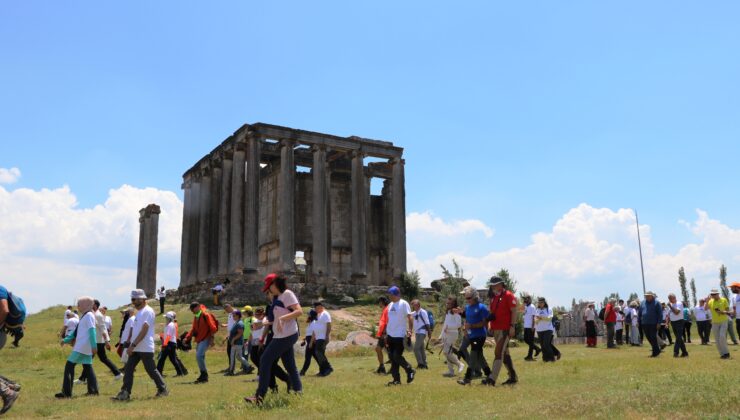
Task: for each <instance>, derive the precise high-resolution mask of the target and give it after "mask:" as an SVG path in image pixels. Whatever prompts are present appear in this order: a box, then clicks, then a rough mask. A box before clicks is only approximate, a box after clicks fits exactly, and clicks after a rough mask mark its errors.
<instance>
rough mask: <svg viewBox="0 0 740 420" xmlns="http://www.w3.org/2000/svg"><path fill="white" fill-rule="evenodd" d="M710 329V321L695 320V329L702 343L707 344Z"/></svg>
mask: <svg viewBox="0 0 740 420" xmlns="http://www.w3.org/2000/svg"><path fill="white" fill-rule="evenodd" d="M711 330H712V324H711V321H696V331H697V333H699V338H701V343H702V344H709V334H710V331H711Z"/></svg>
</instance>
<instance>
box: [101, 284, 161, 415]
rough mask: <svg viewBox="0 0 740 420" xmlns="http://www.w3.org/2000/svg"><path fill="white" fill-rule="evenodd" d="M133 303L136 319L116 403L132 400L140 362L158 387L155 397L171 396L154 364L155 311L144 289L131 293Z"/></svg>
mask: <svg viewBox="0 0 740 420" xmlns="http://www.w3.org/2000/svg"><path fill="white" fill-rule="evenodd" d="M131 303H132V304H133V305H134V307H135V308H136V319H135V320H134V328H133V330H132V331H131V335H130V337H129V338H128V339H127V341H128V342H130V343H131V345H130V346H129V347H128V348H127V349H126V352H127V354H128V361H127V362H126V372H125V374H124V378H123V386H122V387H121V391H120V392H119V393H118V395H116V396H115V397H113V400H114V401H128V400H130V399H131V389H132V388H133V386H134V371H135V370H136V366H137V365H138V364H139V362H142V363H143V364H144V370H146V373H147V374H148V375H149V377H150V378H151V379H152V380H153V381H154V384H155V385H156V386H157V394H156V395H155V397H166V396H167V395H169V391H168V390H167V385H166V384H165V383H164V379H162V375H161V374H160V373H159V371H158V370H157V366H156V365H155V363H154V328H155V318H156V315H154V309H152V308H151V307H150V306H149V305H147V303H146V293H145V292H144V291H143V290H142V289H136V290H133V291H132V292H131Z"/></svg>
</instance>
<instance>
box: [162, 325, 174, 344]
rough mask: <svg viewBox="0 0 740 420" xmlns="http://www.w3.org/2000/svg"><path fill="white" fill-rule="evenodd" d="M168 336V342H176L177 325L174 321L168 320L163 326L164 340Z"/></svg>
mask: <svg viewBox="0 0 740 420" xmlns="http://www.w3.org/2000/svg"><path fill="white" fill-rule="evenodd" d="M168 337H169V341H170V342H172V343H177V327H176V326H175V323H174V322H170V323H169V324H167V326H165V327H164V339H165V341H167V338H168Z"/></svg>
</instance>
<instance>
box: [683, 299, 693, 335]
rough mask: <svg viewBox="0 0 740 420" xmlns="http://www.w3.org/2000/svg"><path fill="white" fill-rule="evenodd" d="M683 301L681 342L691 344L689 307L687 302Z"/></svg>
mask: <svg viewBox="0 0 740 420" xmlns="http://www.w3.org/2000/svg"><path fill="white" fill-rule="evenodd" d="M681 303H683V342H684V343H689V344H691V309H689V303H688V302H681Z"/></svg>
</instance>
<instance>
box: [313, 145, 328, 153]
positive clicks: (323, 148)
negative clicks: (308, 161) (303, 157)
mask: <svg viewBox="0 0 740 420" xmlns="http://www.w3.org/2000/svg"><path fill="white" fill-rule="evenodd" d="M328 149H329V148H328V147H326V145H325V144H314V145H311V151H312V152H314V153H316V152H320V151H323V152H328V151H329V150H328Z"/></svg>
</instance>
